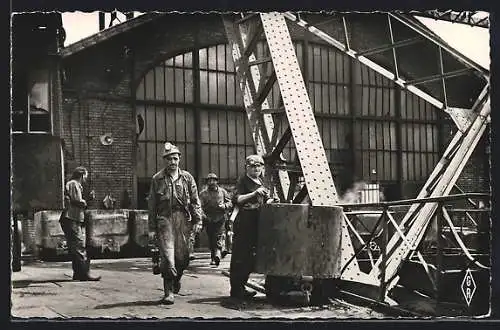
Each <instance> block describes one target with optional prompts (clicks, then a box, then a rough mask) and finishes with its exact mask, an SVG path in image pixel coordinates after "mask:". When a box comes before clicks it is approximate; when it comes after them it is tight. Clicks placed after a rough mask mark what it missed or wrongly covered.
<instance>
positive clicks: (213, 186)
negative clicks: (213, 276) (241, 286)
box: [200, 173, 232, 266]
mask: <svg viewBox="0 0 500 330" xmlns="http://www.w3.org/2000/svg"><path fill="white" fill-rule="evenodd" d="M206 183H207V187H206V188H205V189H204V190H203V191H202V192H200V200H201V207H202V209H203V212H204V214H205V228H206V230H207V236H208V244H209V247H210V258H211V261H210V265H215V266H219V263H220V259H221V257H222V255H221V253H222V249H223V246H224V245H225V243H224V241H225V234H224V229H225V228H224V226H225V223H226V220H227V212H228V211H229V210H230V209H231V205H232V203H231V198H230V196H229V193H228V192H227V191H226V190H225V189H224V188H222V187H220V186H219V178H218V177H217V175H216V174H215V173H209V174H208V175H207V177H206Z"/></svg>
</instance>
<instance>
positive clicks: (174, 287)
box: [148, 142, 203, 305]
mask: <svg viewBox="0 0 500 330" xmlns="http://www.w3.org/2000/svg"><path fill="white" fill-rule="evenodd" d="M180 156H181V152H180V151H179V149H178V148H177V147H176V146H175V145H173V144H171V143H169V142H166V143H165V145H164V150H163V153H162V157H163V161H164V164H165V167H164V168H163V169H162V170H161V171H159V172H158V173H156V174H155V175H153V178H152V180H151V188H150V190H149V198H148V224H149V238H150V240H151V241H155V240H156V243H157V245H158V248H159V250H160V271H161V275H162V277H163V289H164V293H165V295H164V297H163V298H162V300H161V302H162V303H164V304H168V305H170V304H173V303H174V293H178V292H179V290H180V287H181V277H182V274H183V272H184V270H185V269H186V268H187V266H188V265H189V252H190V251H189V237H190V236H191V232H192V231H194V232H199V231H200V230H201V228H202V212H203V211H202V209H201V205H200V200H199V197H198V189H197V187H196V182H195V180H194V178H193V176H192V175H191V174H190V173H189V172H187V171H184V170H181V169H180V168H179V161H180Z"/></svg>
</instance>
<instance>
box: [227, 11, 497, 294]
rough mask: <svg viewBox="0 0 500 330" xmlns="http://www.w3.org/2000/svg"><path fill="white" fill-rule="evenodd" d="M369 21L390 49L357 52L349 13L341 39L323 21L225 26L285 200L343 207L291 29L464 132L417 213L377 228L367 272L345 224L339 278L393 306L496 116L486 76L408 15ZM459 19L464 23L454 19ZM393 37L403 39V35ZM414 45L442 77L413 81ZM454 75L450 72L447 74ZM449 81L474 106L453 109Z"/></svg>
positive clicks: (273, 17) (291, 18)
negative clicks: (378, 242) (276, 92)
mask: <svg viewBox="0 0 500 330" xmlns="http://www.w3.org/2000/svg"><path fill="white" fill-rule="evenodd" d="M449 14H450V15H451V13H449ZM371 15H378V18H379V21H378V23H377V24H379V25H380V24H381V23H380V22H383V24H385V26H384V30H385V31H388V36H387V40H388V42H387V43H383V44H380V45H377V46H375V47H371V48H369V49H362V48H361V46H360V45H361V44H360V43H359V42H356V40H355V39H356V38H357V37H358V36H357V35H356V34H355V31H354V29H351V28H350V26H351V22H350V20H351V17H350V14H345V15H344V14H339V15H336V17H335V19H337V22H340V24H341V26H342V27H343V32H342V33H341V35H340V36H339V34H338V33H337V34H336V35H335V36H334V34H333V33H329V32H327V31H326V30H321V29H320V27H323V26H325V25H324V22H313V21H308V20H306V19H305V18H304V19H303V18H302V17H300V15H298V14H294V13H290V12H287V13H260V14H257V13H253V14H249V15H241V17H238V18H235V17H234V16H223V23H224V27H225V29H226V33H227V37H228V40H229V43H230V45H231V47H232V49H233V59H234V62H235V66H236V72H237V79H238V81H239V84H240V87H241V90H242V91H243V95H244V105H245V109H246V112H247V115H248V120H249V124H250V128H251V130H252V134H253V138H254V141H255V145H256V150H257V152H258V153H259V154H261V155H262V156H263V157H264V159H265V161H266V174H267V178H268V180H270V183H271V185H272V186H273V187H274V189H275V193H276V194H277V195H278V196H279V198H280V200H281V201H283V202H294V203H300V202H302V201H303V200H304V198H305V197H306V196H308V197H309V199H310V202H311V203H312V205H326V206H332V205H338V203H339V197H338V194H337V190H336V188H335V183H334V180H333V178H332V175H331V172H330V168H329V165H328V160H327V158H326V154H325V150H324V149H323V144H322V141H321V137H320V134H319V130H318V127H317V124H316V121H315V117H314V112H313V109H312V107H311V103H310V100H309V97H308V94H307V90H306V87H305V83H304V80H303V78H302V74H301V71H300V67H299V64H298V61H297V57H296V54H295V49H294V46H293V43H292V39H291V37H290V33H289V30H288V25H287V24H295V25H297V26H300V27H301V28H303V29H305V30H306V31H307V33H310V34H312V35H313V36H314V37H316V38H319V39H320V40H322V41H323V42H325V43H327V44H329V45H331V46H333V47H335V48H336V49H338V50H339V51H341V52H343V53H344V54H346V55H348V56H350V57H352V58H354V59H356V60H358V61H359V62H360V63H362V64H363V65H366V66H368V67H369V68H371V69H373V70H374V71H376V72H378V73H379V74H381V75H383V76H385V77H386V78H388V79H390V80H392V81H393V82H394V84H395V86H399V88H401V89H405V90H407V91H409V92H411V93H413V94H414V95H416V96H418V97H419V98H421V99H424V100H425V101H427V102H429V103H431V104H432V105H434V106H435V107H436V108H438V109H440V110H442V111H444V112H446V113H447V114H448V115H449V116H450V117H451V118H452V119H453V121H454V122H455V124H456V126H457V127H458V130H457V132H456V134H455V135H454V137H453V138H452V140H451V142H450V144H449V146H448V147H447V148H446V150H445V151H444V153H443V155H442V157H441V159H440V161H439V162H438V164H437V165H436V167H435V168H434V170H433V171H432V173H431V175H430V177H429V178H428V180H427V182H426V183H425V185H424V187H423V188H422V190H421V191H420V193H419V194H418V196H417V199H416V200H414V201H412V202H411V203H408V204H411V207H410V208H409V210H408V211H407V212H406V214H404V216H403V217H402V219H400V221H399V223H397V222H396V221H395V220H394V219H393V218H392V217H391V216H390V214H389V213H387V212H384V213H383V214H384V216H383V217H380V221H382V220H384V219H385V222H384V223H385V225H384V226H383V230H382V231H381V232H383V233H384V234H383V235H384V237H385V242H384V248H383V251H382V253H380V255H379V256H378V258H377V259H371V263H370V264H371V266H370V269H368V270H366V269H365V270H361V268H360V263H359V262H358V255H359V251H355V248H354V245H353V243H355V242H354V240H360V241H361V242H362V245H363V246H367V245H368V244H369V242H365V241H363V238H362V237H361V236H360V235H359V233H358V232H357V230H356V229H355V226H354V225H353V223H352V221H351V220H350V219H349V217H348V216H346V217H345V219H344V220H345V221H344V223H343V226H342V228H343V233H342V237H343V239H342V260H341V264H342V275H341V279H342V280H345V281H351V282H357V283H363V284H365V285H369V286H373V287H377V288H382V294H381V299H382V300H384V301H389V300H390V299H389V297H388V292H389V291H390V290H391V289H392V288H394V287H395V285H396V284H397V283H398V281H399V276H398V274H399V271H400V269H401V267H402V264H403V262H404V261H406V260H408V259H409V258H410V257H412V256H413V255H416V256H417V257H418V258H419V260H420V261H422V263H423V264H424V265H425V264H426V263H425V262H424V260H423V257H422V255H421V254H420V252H419V248H420V246H421V243H422V240H423V238H424V235H425V233H426V232H427V229H428V228H429V226H430V224H431V219H432V218H433V217H434V216H435V215H436V212H437V211H438V209H439V212H441V210H442V205H441V204H440V201H439V198H442V197H443V196H447V195H449V194H450V192H451V190H452V189H453V188H454V187H455V184H456V182H457V179H458V177H459V175H460V173H461V172H462V170H463V168H464V167H465V165H466V163H467V161H468V159H469V157H470V156H471V154H472V152H473V150H474V149H475V147H476V145H477V144H478V142H479V139H480V138H481V136H482V135H483V133H484V131H485V129H486V127H487V124H488V122H489V116H490V111H491V109H490V101H489V72H488V70H486V69H484V68H483V67H481V66H479V65H478V64H476V63H475V62H473V61H472V60H470V59H468V58H467V57H465V56H463V55H462V54H460V53H459V52H457V51H456V50H454V49H453V48H451V47H450V46H449V45H447V44H446V43H444V42H443V41H442V40H441V39H440V38H438V37H437V36H436V35H434V34H433V33H432V32H430V31H429V30H427V29H426V28H425V27H424V26H423V25H421V24H419V22H418V21H416V20H415V19H414V18H413V17H411V16H410V15H408V14H400V13H392V12H391V13H385V14H384V13H380V14H371ZM441 18H442V17H441ZM469 18H470V17H469ZM455 19H457V20H458V17H455ZM481 22H482V21H481ZM481 22H476V23H477V24H479V23H481ZM395 30H398V31H399V36H397V35H396V31H395ZM402 32H404V33H402ZM402 35H404V36H405V38H402V37H401V36H402ZM259 41H265V43H266V44H267V47H268V48H269V53H270V57H268V58H256V55H255V54H256V51H255V49H256V45H257V43H258V42H259ZM416 43H424V44H425V45H426V46H427V47H428V48H430V49H433V50H434V51H435V54H437V55H436V57H437V68H438V72H436V73H435V74H432V75H424V76H417V75H415V74H410V73H408V72H409V70H408V64H407V62H405V59H404V55H401V54H402V52H403V50H404V49H405V48H407V47H411V46H412V45H413V46H414V45H415V44H416ZM405 63H406V64H405ZM450 63H454V65H450ZM449 67H453V70H447V68H449ZM269 69H270V70H269ZM452 78H453V80H454V82H455V83H456V81H457V79H465V81H467V80H468V79H473V80H474V81H475V85H474V86H475V87H474V88H475V91H474V92H473V94H474V100H475V102H470V100H469V101H459V102H458V103H457V102H455V101H453V102H451V101H450V99H449V98H448V94H449V93H448V91H449V88H451V87H450V86H451V85H452V84H451V83H449V82H450V79H452ZM276 81H277V82H278V84H279V89H280V92H281V97H282V101H281V103H280V104H281V105H282V106H280V107H278V108H275V109H274V108H272V107H270V106H269V104H270V103H269V102H268V100H267V98H268V95H269V93H270V91H271V89H272V86H273V85H274V83H275V82H276ZM462 86H463V85H462ZM280 132H283V133H280ZM292 139H293V141H294V142H295V146H296V151H297V159H295V160H286V159H284V157H283V156H282V152H283V149H284V147H285V145H286V144H287V143H288V142H289V141H292ZM298 164H300V168H299V170H297V167H298V166H297V165H298ZM299 172H300V173H299ZM299 175H303V177H304V179H305V186H304V187H302V188H301V190H300V191H299V192H298V193H296V192H297V189H296V188H297V187H296V185H297V177H298V176H299ZM444 212H446V211H444ZM447 219H449V217H447ZM389 226H390V227H391V230H389ZM451 226H452V227H453V225H451ZM389 231H391V232H394V235H392V237H389V236H388V235H389V234H388V233H389Z"/></svg>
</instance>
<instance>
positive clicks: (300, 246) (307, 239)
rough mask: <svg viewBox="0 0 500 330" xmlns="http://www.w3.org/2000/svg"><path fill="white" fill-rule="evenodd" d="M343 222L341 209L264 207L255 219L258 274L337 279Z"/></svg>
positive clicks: (302, 205) (299, 205) (303, 205)
mask: <svg viewBox="0 0 500 330" xmlns="http://www.w3.org/2000/svg"><path fill="white" fill-rule="evenodd" d="M342 221H343V214H342V208H340V207H330V206H312V205H308V204H265V205H263V206H262V208H261V211H260V216H259V219H258V244H257V262H256V270H257V272H258V273H262V274H266V275H277V276H290V277H297V276H299V277H300V276H312V277H314V278H319V279H322V278H324V279H327V278H340V271H341V263H340V262H341V259H340V258H341V241H342V236H341V232H342Z"/></svg>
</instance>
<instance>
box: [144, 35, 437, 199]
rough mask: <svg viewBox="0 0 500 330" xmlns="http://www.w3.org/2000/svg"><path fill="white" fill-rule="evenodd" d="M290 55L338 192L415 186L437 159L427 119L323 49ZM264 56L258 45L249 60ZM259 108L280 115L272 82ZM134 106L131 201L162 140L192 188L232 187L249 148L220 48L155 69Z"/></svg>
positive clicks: (299, 45)
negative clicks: (209, 179) (195, 184)
mask: <svg viewBox="0 0 500 330" xmlns="http://www.w3.org/2000/svg"><path fill="white" fill-rule="evenodd" d="M295 48H296V53H297V59H298V62H299V64H300V66H301V68H302V71H303V75H304V77H305V83H306V85H307V88H308V91H309V97H310V100H311V104H312V106H313V108H314V111H315V114H316V120H317V123H318V128H319V130H320V133H321V135H322V138H323V144H324V148H325V151H326V154H327V157H328V159H329V162H330V164H331V168H332V172H333V174H334V176H335V177H336V182H339V185H340V188H341V190H342V188H344V189H345V188H348V187H349V185H350V184H351V183H352V181H353V180H363V181H377V182H380V183H382V184H383V183H384V182H385V183H398V182H399V183H401V182H402V181H403V180H404V181H422V180H425V179H426V177H427V176H428V175H429V174H430V172H431V171H432V169H433V167H434V165H435V164H436V163H437V161H438V157H439V153H438V152H439V139H438V115H437V110H436V109H435V108H433V107H432V106H431V105H430V104H429V103H427V102H425V101H423V100H420V99H418V98H417V97H414V96H413V95H411V94H409V93H407V92H405V91H401V90H400V89H398V88H396V87H395V86H394V84H393V83H392V82H391V81H389V80H388V79H385V78H384V77H382V76H381V75H379V74H377V73H376V72H374V71H373V70H371V69H369V68H367V67H365V66H363V65H361V64H360V63H359V62H357V61H355V60H353V59H351V58H350V57H348V56H346V55H345V54H343V53H341V52H339V51H337V50H336V49H334V48H332V47H330V46H326V45H323V44H316V43H312V42H307V41H295ZM268 56H269V51H268V49H267V48H266V47H265V46H264V44H262V43H261V44H258V46H257V58H263V57H268ZM266 72H267V74H270V73H271V66H270V64H269V66H268V67H267V69H265V68H264V74H266ZM268 101H269V103H270V106H271V107H274V108H276V107H279V106H280V104H279V103H280V97H279V88H278V83H275V86H274V87H273V89H272V92H271V94H270V97H269V98H268ZM136 104H137V116H138V123H141V121H143V122H144V125H138V126H139V127H138V133H139V134H138V148H137V177H138V182H139V191H138V192H139V198H141V194H143V192H142V191H144V190H146V186H147V185H148V184H149V180H150V178H151V176H152V175H153V174H154V173H155V172H157V171H159V170H160V169H161V168H162V159H161V148H162V146H163V143H164V142H165V141H171V142H173V143H175V144H176V145H178V146H179V148H180V149H181V151H182V154H183V156H182V158H181V166H182V167H183V168H185V169H187V170H188V171H190V172H191V173H192V174H193V175H194V176H195V177H196V178H197V179H198V180H200V179H201V178H203V177H204V176H205V175H206V174H207V173H209V172H215V173H217V175H219V177H220V179H221V182H222V183H225V184H233V183H234V182H235V180H236V178H237V177H238V176H239V175H242V174H243V173H244V166H243V162H244V158H245V157H246V156H247V155H248V154H251V153H253V152H254V145H253V141H252V138H251V134H250V131H249V127H248V124H247V118H246V113H245V111H244V109H243V104H242V97H241V92H240V90H239V88H238V84H237V81H236V74H235V68H234V63H233V60H232V57H231V49H230V47H229V46H228V45H226V44H219V45H214V46H210V47H206V48H199V49H193V50H190V51H188V52H185V53H184V54H180V55H177V56H175V57H172V58H169V59H167V60H166V61H164V62H161V63H160V64H158V65H157V66H156V67H154V68H153V69H151V70H150V71H149V72H147V73H146V75H145V76H144V78H143V79H142V81H141V82H140V84H139V85H138V88H137V94H136ZM281 129H282V130H285V129H286V127H283V126H282V127H281ZM292 145H293V144H292V143H289V145H288V146H287V147H286V148H285V150H284V155H285V157H286V158H287V159H289V160H293V159H294V157H295V150H294V148H293V147H292ZM342 181H345V182H342ZM141 185H143V187H142V188H141ZM139 202H140V201H139Z"/></svg>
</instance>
